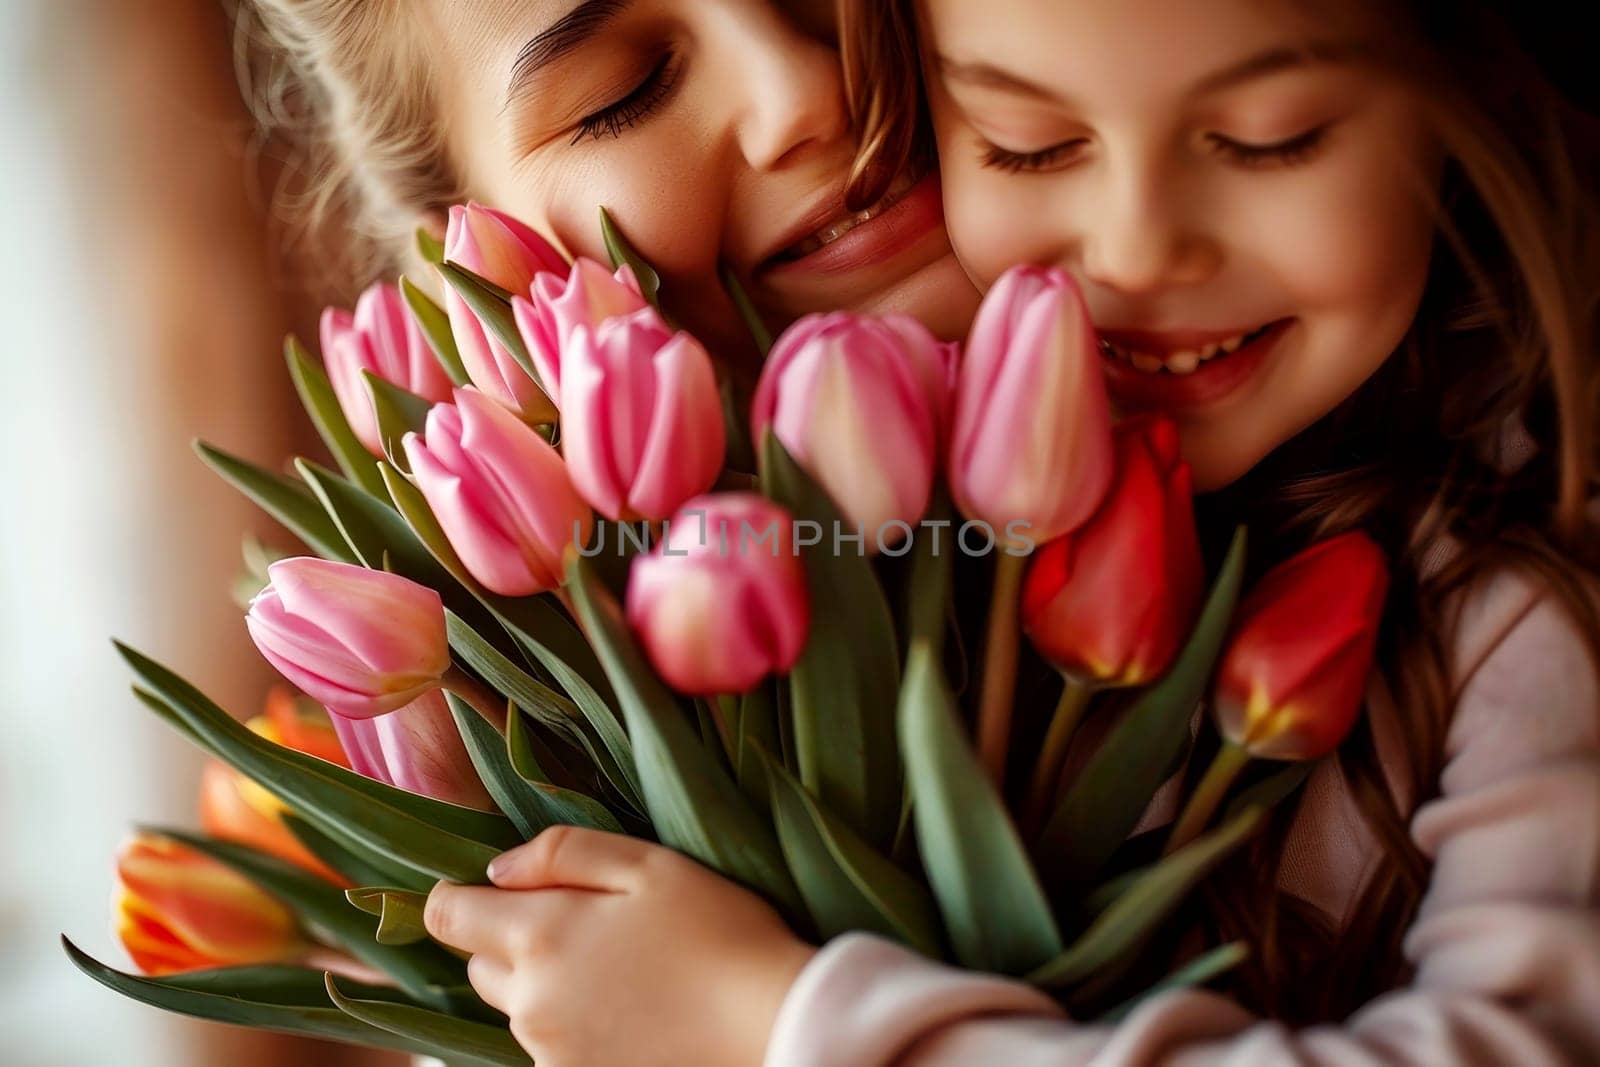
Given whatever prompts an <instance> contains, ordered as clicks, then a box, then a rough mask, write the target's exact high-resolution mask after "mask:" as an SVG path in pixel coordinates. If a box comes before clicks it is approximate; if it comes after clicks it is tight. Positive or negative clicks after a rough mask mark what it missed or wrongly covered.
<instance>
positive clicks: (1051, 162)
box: [982, 123, 1332, 174]
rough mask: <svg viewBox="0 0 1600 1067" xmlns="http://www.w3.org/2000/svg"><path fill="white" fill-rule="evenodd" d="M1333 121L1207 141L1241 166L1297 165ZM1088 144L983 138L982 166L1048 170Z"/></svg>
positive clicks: (1068, 161) (1015, 170) (1219, 136)
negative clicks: (1275, 136) (1296, 130)
mask: <svg viewBox="0 0 1600 1067" xmlns="http://www.w3.org/2000/svg"><path fill="white" fill-rule="evenodd" d="M1331 125H1332V123H1323V124H1322V125H1320V126H1315V127H1312V128H1311V129H1309V130H1307V131H1305V132H1304V133H1300V134H1296V135H1295V136H1293V137H1290V138H1288V139H1286V140H1282V141H1276V142H1274V143H1272V144H1259V145H1258V144H1250V143H1248V142H1243V141H1237V140H1234V139H1233V138H1231V137H1226V136H1224V135H1222V134H1219V133H1209V134H1207V135H1206V141H1207V143H1208V144H1210V145H1211V146H1213V147H1214V148H1215V150H1216V151H1217V152H1218V153H1219V154H1221V155H1222V156H1223V157H1224V158H1225V159H1227V160H1229V161H1230V162H1233V163H1237V164H1238V165H1240V166H1243V167H1252V168H1254V167H1265V166H1274V165H1276V166H1289V167H1292V166H1297V165H1299V164H1302V163H1305V162H1307V161H1309V160H1310V159H1311V157H1312V156H1313V155H1314V154H1315V152H1316V151H1317V149H1319V148H1321V147H1322V145H1323V142H1324V140H1325V137H1326V134H1327V132H1328V129H1329V127H1330V126H1331ZM1087 144H1088V138H1086V137H1074V138H1072V139H1071V140H1067V141H1061V142H1059V143H1057V144H1053V145H1049V146H1048V147H1045V148H1040V149H1035V150H1033V151H1017V150H1013V149H1009V148H1005V147H1003V146H1001V145H998V144H995V143H994V142H992V141H989V140H987V139H985V140H984V142H983V148H982V163H983V165H984V166H985V167H990V168H993V169H995V170H1002V171H1007V172H1010V173H1013V174H1015V173H1026V172H1039V173H1043V172H1047V171H1052V170H1056V169H1059V168H1061V167H1064V166H1067V165H1069V164H1071V163H1072V162H1073V161H1074V160H1075V159H1076V158H1077V156H1078V155H1079V154H1080V151H1081V149H1082V148H1083V146H1085V145H1087Z"/></svg>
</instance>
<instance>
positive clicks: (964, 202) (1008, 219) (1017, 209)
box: [940, 145, 1054, 290]
mask: <svg viewBox="0 0 1600 1067" xmlns="http://www.w3.org/2000/svg"><path fill="white" fill-rule="evenodd" d="M957 153H969V154H972V155H973V156H976V154H977V149H975V148H974V147H973V146H971V145H962V146H960V147H959V148H954V149H953V151H952V152H949V153H946V154H945V156H943V157H941V171H940V181H941V182H942V183H943V188H944V211H945V225H946V227H947V228H948V229H949V231H950V245H951V247H952V248H953V249H954V250H955V254H956V258H957V259H958V260H960V262H961V266H962V268H963V269H965V270H966V272H967V276H968V277H970V278H971V279H972V281H973V284H975V285H977V287H978V288H979V289H980V290H987V289H988V288H989V286H990V285H991V284H993V283H994V280H995V279H996V278H998V277H999V276H1000V275H1001V274H1003V273H1005V271H1006V270H1007V269H1008V268H1010V267H1012V266H1015V265H1016V264H1018V263H1026V262H1050V261H1051V256H1050V250H1051V248H1052V246H1053V244H1054V242H1053V241H1052V240H1051V235H1050V234H1049V233H1047V232H1041V227H1040V221H1041V218H1040V216H1039V215H1038V214H1037V212H1035V210H1034V207H1035V206H1036V205H1034V203H1033V199H1034V196H1033V190H1032V189H1030V188H1028V187H1027V185H1025V184H1024V183H1023V182H1022V181H1021V180H1020V179H1019V178H1018V176H1016V175H1012V174H1006V173H1004V172H1001V171H997V170H993V169H991V168H987V167H984V166H983V165H982V164H981V163H979V162H977V160H976V159H975V158H974V159H972V160H963V159H959V158H956V159H950V162H948V163H947V162H944V160H945V159H947V158H950V157H951V156H955V155H956V154H957ZM1032 181H1033V182H1035V183H1037V181H1038V179H1032Z"/></svg>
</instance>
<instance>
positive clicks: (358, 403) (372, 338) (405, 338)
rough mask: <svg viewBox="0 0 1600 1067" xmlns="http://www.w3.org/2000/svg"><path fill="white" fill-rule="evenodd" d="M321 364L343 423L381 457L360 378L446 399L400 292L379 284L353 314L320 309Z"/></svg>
mask: <svg viewBox="0 0 1600 1067" xmlns="http://www.w3.org/2000/svg"><path fill="white" fill-rule="evenodd" d="M322 362H323V363H324V364H325V365H326V366H327V368H328V380H329V381H330V382H331V383H332V384H333V393H334V395H335V396H336V397H338V399H339V407H340V409H341V410H343V411H344V417H345V421H347V422H348V423H349V424H350V429H351V430H353V431H354V432H355V435H356V439H357V440H359V441H360V442H361V443H362V445H364V446H365V447H366V449H367V451H368V452H371V453H372V454H373V455H375V456H382V455H383V438H382V437H381V435H380V434H379V433H378V417H377V415H376V414H374V412H373V408H372V394H371V393H370V392H369V391H368V390H367V383H366V381H365V380H364V379H363V378H362V376H361V372H362V371H371V372H372V373H373V374H376V375H377V376H378V377H379V378H382V379H383V380H384V381H386V382H390V383H392V384H394V385H398V386H399V387H400V388H402V389H405V390H408V391H410V392H412V393H415V394H417V395H418V396H420V397H422V398H424V399H425V400H433V401H440V400H447V399H449V397H450V388H451V383H450V377H449V375H447V374H445V372H444V368H443V367H441V366H440V365H439V360H438V359H437V358H436V357H435V356H434V354H433V349H431V348H429V347H428V342H427V340H426V339H425V338H424V337H423V336H422V328H421V327H420V326H418V325H417V322H416V320H415V319H414V318H412V316H411V313H410V310H409V309H408V308H407V307H406V302H405V298H404V297H403V296H401V295H400V290H399V289H397V288H395V287H394V286H393V285H390V284H389V283H387V282H378V283H375V284H373V285H372V286H371V287H369V288H368V289H367V291H366V292H364V293H362V294H361V299H360V300H358V301H357V302H356V310H355V314H354V315H352V314H351V313H350V312H348V311H346V310H344V309H343V308H333V307H330V308H328V309H327V310H325V311H323V313H322Z"/></svg>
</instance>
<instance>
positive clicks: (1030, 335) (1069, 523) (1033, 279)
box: [950, 266, 1112, 544]
mask: <svg viewBox="0 0 1600 1067" xmlns="http://www.w3.org/2000/svg"><path fill="white" fill-rule="evenodd" d="M1100 359H1101V357H1100V353H1099V345H1098V342H1097V340H1096V337H1095V332H1094V327H1093V325H1092V324H1091V323H1090V321H1089V316H1088V313H1087V312H1086V311H1085V310H1084V306H1083V299H1082V296H1081V295H1080V293H1079V292H1078V287H1077V285H1076V284H1074V283H1073V281H1072V279H1071V278H1070V277H1069V276H1068V275H1067V274H1066V273H1065V272H1064V271H1061V270H1056V269H1045V268H1042V267H1030V266H1023V267H1014V268H1012V269H1011V270H1009V271H1007V272H1006V273H1005V274H1003V275H1002V276H1001V277H1000V280H999V281H997V282H996V283H995V285H994V288H992V289H990V290H989V293H988V295H987V296H985V297H984V299H983V303H982V305H981V306H980V307H979V308H978V315H977V318H976V319H975V320H974V321H973V326H972V333H971V335H970V336H969V337H968V339H967V344H966V349H965V351H964V353H963V355H962V360H961V368H960V371H959V374H958V376H957V382H956V409H955V428H954V432H953V435H952V439H951V444H950V488H951V492H952V495H953V496H954V497H955V501H956V505H957V506H958V507H959V508H960V509H961V511H962V513H963V514H965V515H967V516H968V517H969V518H972V519H977V520H981V521H983V522H986V523H988V524H989V525H990V526H991V527H992V528H994V529H996V530H997V531H1005V530H1007V529H1008V527H1010V526H1011V524H1013V523H1015V524H1017V533H1016V535H1014V536H1012V537H1010V538H1009V539H1010V540H1017V539H1018V538H1026V539H1028V540H1031V541H1032V542H1033V543H1035V544H1043V543H1045V542H1048V541H1053V540H1055V539H1056V538H1058V537H1060V536H1062V535H1063V534H1066V533H1070V532H1071V531H1072V530H1074V529H1076V528H1077V527H1078V526H1079V525H1081V524H1082V523H1083V522H1084V521H1085V520H1087V519H1088V517H1089V516H1090V515H1091V514H1093V513H1094V510H1095V508H1096V507H1098V506H1099V504H1100V498H1101V497H1102V496H1104V495H1105V492H1106V490H1107V489H1108V488H1109V487H1110V484H1111V470H1112V458H1111V415H1110V409H1109V407H1108V403H1107V400H1106V387H1105V378H1104V373H1103V371H1102V370H1101V367H1100ZM1024 524H1025V525H1024Z"/></svg>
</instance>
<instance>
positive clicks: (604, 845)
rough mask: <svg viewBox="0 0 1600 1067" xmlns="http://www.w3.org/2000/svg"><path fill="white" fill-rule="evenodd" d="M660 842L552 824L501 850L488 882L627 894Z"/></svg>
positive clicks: (507, 887)
mask: <svg viewBox="0 0 1600 1067" xmlns="http://www.w3.org/2000/svg"><path fill="white" fill-rule="evenodd" d="M657 847H658V846H655V845H651V844H649V843H647V842H644V841H640V840H639V839H638V838H634V837H627V836H625V835H623V834H611V833H606V832H605V831H603V830H588V829H584V828H582V827H578V826H552V827H550V828H549V829H547V830H545V831H544V832H543V833H541V834H539V836H537V837H535V838H534V839H533V840H532V841H529V842H528V843H527V844H525V845H518V846H517V847H516V848H514V849H511V850H510V851H509V852H502V853H501V854H500V855H498V856H496V857H495V858H494V861H493V862H492V863H490V864H489V880H490V881H491V882H493V883H494V884H495V885H497V886H499V887H500V888H501V889H545V888H548V887H552V886H567V887H569V888H573V889H598V890H605V891H609V892H627V891H629V890H631V889H634V888H636V887H637V886H638V884H639V871H640V869H641V867H642V866H643V864H644V861H645V859H646V858H647V857H648V856H649V855H650V852H651V850H652V849H654V848H657Z"/></svg>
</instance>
